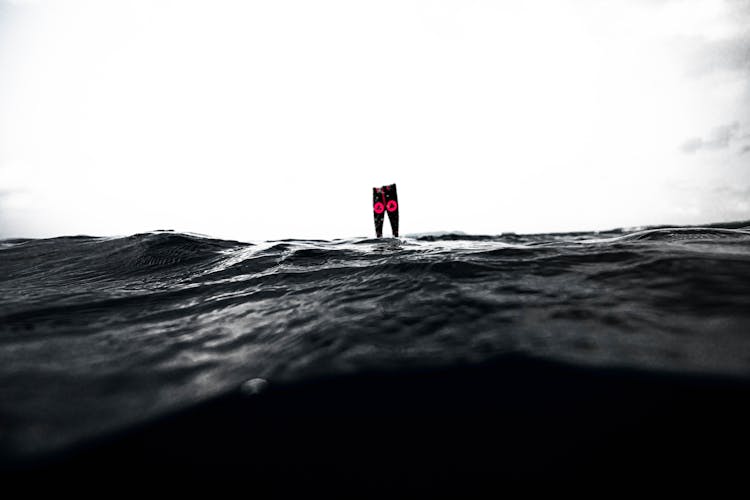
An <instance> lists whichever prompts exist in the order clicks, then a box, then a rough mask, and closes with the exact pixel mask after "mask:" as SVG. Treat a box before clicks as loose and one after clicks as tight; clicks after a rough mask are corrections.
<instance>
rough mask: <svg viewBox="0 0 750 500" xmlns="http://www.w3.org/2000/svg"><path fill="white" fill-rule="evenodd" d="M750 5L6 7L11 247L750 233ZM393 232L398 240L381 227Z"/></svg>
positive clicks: (573, 0)
mask: <svg viewBox="0 0 750 500" xmlns="http://www.w3.org/2000/svg"><path fill="white" fill-rule="evenodd" d="M749 27H750V1H745V0H680V1H664V0H661V1H653V2H649V1H645V0H638V1H634V0H619V1H618V0H614V1H609V2H601V1H596V0H549V1H517V2H499V1H480V0H474V1H468V0H455V1H445V0H444V1H413V0H395V1H389V0H377V1H376V0H373V1H367V2H360V1H355V0H341V1H310V0H299V1H296V0H294V1H293V0H273V1H270V0H269V1H224V0H211V1H208V0H203V1H190V0H175V1H163V0H148V1H145V0H144V1H138V0H127V1H125V0H122V1H120V0H95V1H66V0H58V1H52V0H50V1H44V0H39V1H33V0H14V1H8V0H0V238H2V237H20V236H31V237H47V236H58V235H67V234H92V235H123V234H131V233H135V232H143V231H148V230H154V229H175V230H178V231H191V232H198V233H204V234H209V235H212V236H217V237H224V238H237V239H242V240H260V239H275V238H287V237H295V238H343V237H352V236H367V235H372V234H374V229H373V221H372V211H371V210H372V209H371V189H372V187H373V186H376V185H378V186H379V185H382V184H390V183H392V182H396V183H397V184H398V188H399V201H400V208H401V210H400V211H401V232H402V233H406V234H408V233H412V232H424V231H435V230H462V231H466V232H470V233H484V234H497V233H500V232H507V231H515V232H519V233H520V232H542V231H544V232H546V231H570V230H595V229H608V228H613V227H621V226H626V227H630V226H640V225H647V224H661V223H673V224H695V223H705V222H709V221H722V220H741V219H750V29H748V28H749ZM385 233H386V235H389V234H390V228H389V227H388V223H387V221H386V224H385Z"/></svg>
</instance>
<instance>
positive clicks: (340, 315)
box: [0, 223, 750, 458]
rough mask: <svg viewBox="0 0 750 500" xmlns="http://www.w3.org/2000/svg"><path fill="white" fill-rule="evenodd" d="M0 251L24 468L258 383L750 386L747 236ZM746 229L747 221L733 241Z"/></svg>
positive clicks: (191, 238)
mask: <svg viewBox="0 0 750 500" xmlns="http://www.w3.org/2000/svg"><path fill="white" fill-rule="evenodd" d="M746 224H747V223H744V224H737V225H736V227H738V228H718V227H712V228H663V229H650V230H641V231H624V230H617V231H610V232H606V233H576V234H546V235H531V236H520V235H513V234H511V235H502V236H471V235H457V234H445V235H433V236H429V235H427V236H412V237H406V238H402V239H382V240H374V239H364V238H360V239H350V240H334V241H303V240H284V241H271V242H261V243H257V242H256V243H242V242H236V241H222V240H215V239H209V238H206V237H200V236H196V235H188V234H179V233H172V232H154V233H148V234H138V235H135V236H130V237H124V238H95V237H63V238H53V239H43V240H6V241H3V242H0V455H2V456H5V457H6V458H8V457H14V456H21V457H22V456H33V455H36V454H40V453H44V452H47V451H51V450H59V449H63V448H65V447H66V446H70V445H74V444H76V443H78V442H80V441H82V440H85V439H87V438H90V437H93V436H97V435H100V434H102V433H106V432H109V431H113V430H117V429H121V428H126V427H127V426H129V425H132V424H136V423H141V422H144V421H147V420H148V419H151V418H154V417H156V416H159V415H161V414H164V413H165V412H169V411H172V410H176V409H181V408H186V407H189V406H191V405H194V404H196V403H198V402H200V401H203V400H205V399H207V398H209V397H211V396H213V395H216V394H219V393H223V392H225V391H230V390H235V389H236V388H237V387H239V386H240V385H241V384H242V383H243V382H244V381H246V380H248V379H253V378H264V379H266V380H268V381H270V382H271V383H272V384H273V383H287V384H293V383H295V382H298V381H301V380H305V379H309V378H311V377H318V376H337V375H345V374H351V373H357V372H361V371H372V370H382V371H387V372H393V371H399V370H406V369H413V368H419V367H426V366H431V367H435V366H438V367H439V366H448V365H455V364H473V363H478V362H482V361H485V360H488V359H491V358H493V357H496V356H499V355H503V354H507V353H514V354H520V355H525V356H529V357H534V358H545V359H552V360H556V361H562V362H566V363H573V364H579V365H587V366H597V367H619V368H627V369H634V370H644V371H650V370H656V371H670V372H676V373H690V374H701V375H710V376H713V375H718V376H728V377H735V378H741V379H747V378H748V377H750V230H749V229H750V228H748V227H746ZM742 227H745V228H744V229H743V228H742Z"/></svg>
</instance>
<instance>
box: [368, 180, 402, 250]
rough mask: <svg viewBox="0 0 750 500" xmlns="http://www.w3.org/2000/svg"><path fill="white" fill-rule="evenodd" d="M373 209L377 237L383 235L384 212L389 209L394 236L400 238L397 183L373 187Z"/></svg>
mask: <svg viewBox="0 0 750 500" xmlns="http://www.w3.org/2000/svg"><path fill="white" fill-rule="evenodd" d="M372 211H373V213H374V214H375V234H376V235H377V237H378V238H381V237H382V236H383V213H384V212H386V211H387V212H388V220H389V221H390V222H391V229H392V230H393V237H394V238H398V196H397V195H396V185H395V184H391V185H389V186H383V187H379V188H377V187H374V188H372Z"/></svg>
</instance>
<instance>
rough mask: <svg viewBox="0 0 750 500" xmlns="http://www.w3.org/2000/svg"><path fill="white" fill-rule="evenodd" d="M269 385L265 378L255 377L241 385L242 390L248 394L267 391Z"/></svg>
mask: <svg viewBox="0 0 750 500" xmlns="http://www.w3.org/2000/svg"><path fill="white" fill-rule="evenodd" d="M267 387H268V381H267V380H266V379H264V378H253V379H250V380H248V381H246V382H243V383H242V385H241V386H240V392H242V394H244V395H246V396H255V395H256V394H260V393H261V392H263V391H265V390H266V388H267Z"/></svg>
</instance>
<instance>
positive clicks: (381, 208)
mask: <svg viewBox="0 0 750 500" xmlns="http://www.w3.org/2000/svg"><path fill="white" fill-rule="evenodd" d="M381 191H382V189H381V188H372V213H373V214H374V215H375V236H376V237H378V238H380V237H382V236H383V217H384V214H385V202H384V201H383V200H384V198H383V193H382V192H381Z"/></svg>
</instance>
